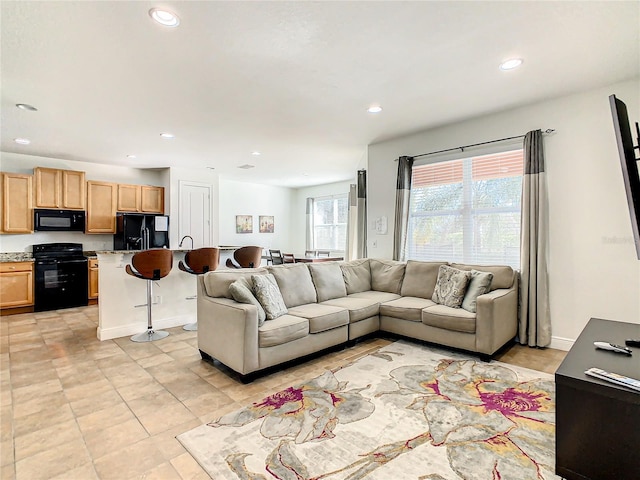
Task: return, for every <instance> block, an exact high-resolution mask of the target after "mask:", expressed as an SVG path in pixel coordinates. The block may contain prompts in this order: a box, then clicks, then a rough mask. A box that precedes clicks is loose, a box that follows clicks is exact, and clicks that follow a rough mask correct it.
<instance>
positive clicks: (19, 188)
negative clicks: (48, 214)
mask: <svg viewBox="0 0 640 480" xmlns="http://www.w3.org/2000/svg"><path fill="white" fill-rule="evenodd" d="M32 185H33V177H32V176H31V175H22V174H18V173H2V192H1V194H0V198H1V199H2V226H1V230H2V232H3V233H32V232H33V187H32Z"/></svg>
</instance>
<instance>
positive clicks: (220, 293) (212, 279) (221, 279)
mask: <svg viewBox="0 0 640 480" xmlns="http://www.w3.org/2000/svg"><path fill="white" fill-rule="evenodd" d="M266 273H268V272H267V270H266V269H264V268H238V269H235V268H234V269H228V270H215V271H213V272H207V273H205V274H204V278H203V280H204V290H205V292H206V293H207V295H208V296H210V297H216V298H221V297H224V298H233V297H232V296H231V293H229V285H231V284H232V283H233V282H235V281H236V280H238V279H239V278H242V277H246V278H248V279H250V278H251V275H264V274H266Z"/></svg>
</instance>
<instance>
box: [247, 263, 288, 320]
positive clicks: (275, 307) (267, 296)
mask: <svg viewBox="0 0 640 480" xmlns="http://www.w3.org/2000/svg"><path fill="white" fill-rule="evenodd" d="M251 281H252V282H253V291H254V292H255V294H256V298H257V299H258V301H259V302H260V305H262V308H264V311H265V313H266V314H267V320H273V319H274V318H278V317H281V316H282V315H284V314H286V313H287V312H288V310H287V306H286V305H285V303H284V299H283V298H282V293H280V288H279V287H278V282H276V278H275V277H274V276H273V275H272V274H270V273H268V274H267V275H251Z"/></svg>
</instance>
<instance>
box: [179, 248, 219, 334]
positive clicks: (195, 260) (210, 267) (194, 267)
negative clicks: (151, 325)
mask: <svg viewBox="0 0 640 480" xmlns="http://www.w3.org/2000/svg"><path fill="white" fill-rule="evenodd" d="M184 262H185V263H186V265H185V263H183V262H182V260H180V261H179V262H178V268H179V269H180V270H182V271H183V272H187V273H190V274H191V275H202V274H203V273H207V272H213V271H214V270H215V269H217V268H218V265H219V264H220V249H218V248H215V247H205V248H198V249H196V250H190V251H188V252H187V253H186V254H185V256H184ZM182 328H183V329H184V330H187V331H190V332H191V331H194V330H198V323H197V322H194V323H188V324H187V325H185V326H184V327H182Z"/></svg>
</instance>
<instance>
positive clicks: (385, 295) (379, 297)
mask: <svg viewBox="0 0 640 480" xmlns="http://www.w3.org/2000/svg"><path fill="white" fill-rule="evenodd" d="M349 296H350V297H353V298H366V299H367V300H375V301H376V302H378V303H384V302H388V301H390V300H395V299H396V298H400V295H398V294H397V293H389V292H376V291H375V290H369V291H367V292H358V293H353V294H351V295H349Z"/></svg>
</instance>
